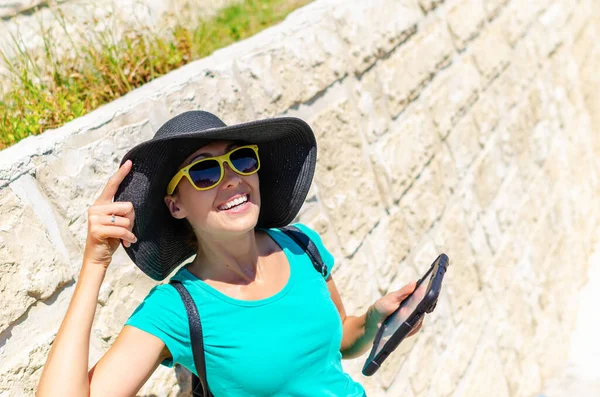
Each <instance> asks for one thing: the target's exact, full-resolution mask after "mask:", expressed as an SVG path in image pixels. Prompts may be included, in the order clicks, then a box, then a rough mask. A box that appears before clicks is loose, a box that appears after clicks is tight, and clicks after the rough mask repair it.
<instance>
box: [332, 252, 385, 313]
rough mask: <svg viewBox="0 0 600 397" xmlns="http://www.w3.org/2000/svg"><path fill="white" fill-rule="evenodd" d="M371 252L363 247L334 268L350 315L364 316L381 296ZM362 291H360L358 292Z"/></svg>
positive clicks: (335, 278)
mask: <svg viewBox="0 0 600 397" xmlns="http://www.w3.org/2000/svg"><path fill="white" fill-rule="evenodd" d="M370 254H371V253H370V252H369V250H367V249H363V248H362V247H361V248H360V249H359V250H358V251H356V254H354V256H352V257H351V258H344V259H343V260H341V261H340V262H338V263H337V264H336V267H335V268H334V271H335V273H334V276H333V277H334V280H335V284H336V286H337V288H338V290H339V291H340V294H341V295H342V296H343V297H344V308H345V309H346V313H347V314H348V315H350V316H362V315H363V314H364V313H365V312H366V311H367V309H368V308H369V306H371V305H372V304H373V303H375V301H376V300H377V299H379V298H380V297H381V294H380V292H379V288H378V287H377V283H376V281H375V278H374V277H373V276H372V274H373V271H374V263H373V260H372V257H371V256H370ZM357 291H360V293H357Z"/></svg>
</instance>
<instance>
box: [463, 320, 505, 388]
mask: <svg viewBox="0 0 600 397" xmlns="http://www.w3.org/2000/svg"><path fill="white" fill-rule="evenodd" d="M492 327H493V325H491V324H490V325H488V327H487V328H488V331H487V334H486V336H485V337H484V338H483V340H482V342H481V344H480V345H479V346H478V348H477V350H476V353H475V356H474V357H473V359H472V361H471V363H470V365H469V369H468V370H467V372H466V374H465V376H464V378H463V379H461V381H460V383H459V385H458V388H457V390H456V392H455V393H454V394H453V396H456V397H471V396H482V395H489V394H490V392H492V393H493V395H494V396H497V397H509V396H512V395H514V394H511V393H510V390H509V388H508V384H507V382H506V377H505V376H504V374H503V373H502V361H501V358H500V357H499V354H498V350H497V348H496V346H495V344H494V338H493V336H491V332H490V328H492Z"/></svg>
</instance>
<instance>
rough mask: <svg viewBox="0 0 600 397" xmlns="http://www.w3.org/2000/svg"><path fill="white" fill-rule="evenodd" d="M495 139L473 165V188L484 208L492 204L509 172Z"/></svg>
mask: <svg viewBox="0 0 600 397" xmlns="http://www.w3.org/2000/svg"><path fill="white" fill-rule="evenodd" d="M492 139H493V140H494V139H495V138H492ZM493 140H492V142H491V143H490V145H489V146H488V148H486V151H485V152H483V153H482V155H481V157H479V158H478V159H477V161H476V163H475V164H474V165H473V175H474V180H473V188H474V189H475V194H476V195H477V198H478V200H479V204H480V205H481V208H482V209H484V210H486V209H487V208H488V207H489V206H490V204H491V203H492V200H493V199H494V197H496V195H497V194H498V189H499V188H500V186H501V184H502V181H503V180H504V178H505V177H506V174H507V166H506V164H505V162H504V161H503V159H502V157H501V156H502V153H500V150H499V148H498V147H497V146H495V145H494V143H493Z"/></svg>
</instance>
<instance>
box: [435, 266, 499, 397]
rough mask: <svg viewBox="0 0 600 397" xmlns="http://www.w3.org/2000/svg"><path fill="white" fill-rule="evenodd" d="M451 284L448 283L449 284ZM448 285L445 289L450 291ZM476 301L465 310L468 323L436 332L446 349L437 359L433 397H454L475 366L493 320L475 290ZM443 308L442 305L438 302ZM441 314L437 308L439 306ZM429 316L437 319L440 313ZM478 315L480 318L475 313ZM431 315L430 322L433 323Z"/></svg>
mask: <svg viewBox="0 0 600 397" xmlns="http://www.w3.org/2000/svg"><path fill="white" fill-rule="evenodd" d="M450 271H451V270H449V272H450ZM445 282H446V283H447V281H445ZM447 286H448V284H446V285H445V286H444V288H446V287H447ZM472 294H473V295H474V296H475V298H474V299H473V300H472V301H471V303H470V304H469V305H468V306H467V307H464V308H462V309H461V310H464V311H465V312H468V313H470V314H468V315H467V313H465V315H464V316H463V317H464V320H463V321H462V322H461V323H459V324H457V325H454V324H445V327H439V326H438V325H439V324H435V329H436V330H438V332H439V339H440V340H443V341H444V343H445V347H444V349H442V350H441V354H440V356H439V357H438V359H437V360H436V361H437V362H436V369H435V370H434V372H433V373H432V374H431V381H430V388H429V393H428V395H430V396H440V397H443V396H451V395H454V394H453V393H454V392H455V391H456V388H457V386H459V385H460V382H461V379H462V378H464V376H465V373H466V372H467V368H468V367H469V365H471V362H472V359H473V357H474V356H475V355H476V354H477V352H478V351H479V350H480V348H481V345H482V341H481V339H482V334H483V332H484V328H485V325H486V323H487V321H489V317H490V316H489V311H488V309H487V307H485V303H484V300H483V299H480V298H477V297H476V295H477V294H478V293H477V291H472ZM438 305H439V303H438ZM436 312H437V306H436ZM436 312H434V313H433V314H431V315H429V316H431V317H435V316H436V315H437V313H436ZM474 313H477V315H476V316H474V315H473V314H474ZM429 316H428V318H427V320H429Z"/></svg>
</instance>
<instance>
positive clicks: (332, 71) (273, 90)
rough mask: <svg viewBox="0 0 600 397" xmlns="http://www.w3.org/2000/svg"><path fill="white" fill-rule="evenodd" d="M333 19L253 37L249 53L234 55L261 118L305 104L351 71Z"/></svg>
mask: <svg viewBox="0 0 600 397" xmlns="http://www.w3.org/2000/svg"><path fill="white" fill-rule="evenodd" d="M330 18H331V16H329V15H326V13H323V14H322V15H321V16H320V18H318V19H314V17H313V19H310V20H309V19H308V18H304V19H305V20H304V21H297V22H296V23H297V27H296V28H295V29H290V31H289V32H286V33H284V32H271V34H267V33H268V31H266V33H265V32H263V34H261V35H259V36H255V37H254V38H253V40H254V46H253V47H252V49H251V50H248V51H246V52H245V53H242V54H241V55H238V56H237V57H236V59H235V68H236V70H237V71H238V75H239V78H240V82H241V85H242V86H243V87H244V91H245V94H246V96H247V101H248V103H251V104H252V107H253V108H254V111H255V115H256V117H257V118H266V117H272V116H275V115H277V114H281V113H283V112H284V111H286V110H287V109H289V108H290V107H292V106H294V105H297V104H298V103H304V102H307V101H309V100H310V99H312V98H314V97H315V96H316V95H317V94H319V93H320V92H322V91H324V90H325V89H326V88H327V87H329V86H330V85H332V84H333V83H334V82H336V81H337V80H339V79H341V78H342V77H344V76H345V75H346V74H347V73H348V71H349V70H348V69H349V65H348V62H347V60H346V55H347V49H346V47H345V45H344V43H343V42H342V41H341V40H340V39H339V38H338V36H337V34H336V31H335V27H334V25H333V24H332V23H331V19H330ZM259 39H260V40H259ZM224 51H231V50H230V49H226V50H224Z"/></svg>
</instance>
